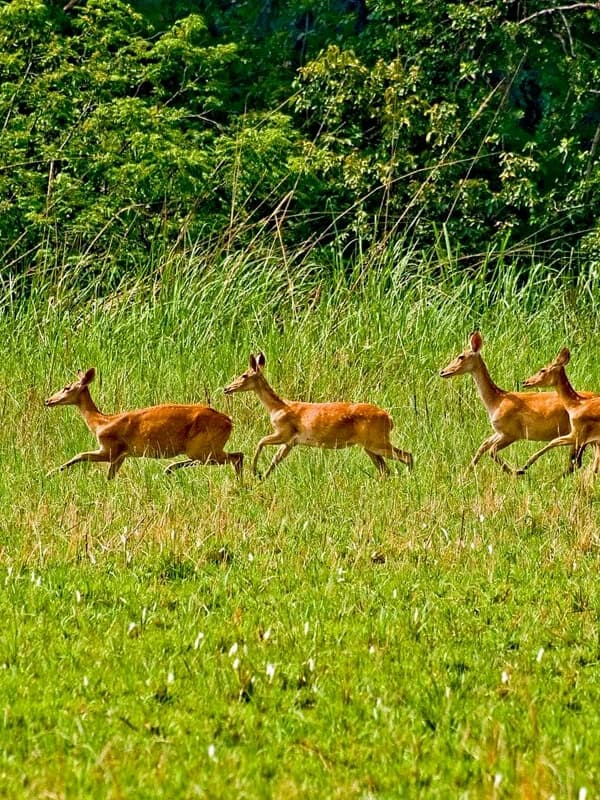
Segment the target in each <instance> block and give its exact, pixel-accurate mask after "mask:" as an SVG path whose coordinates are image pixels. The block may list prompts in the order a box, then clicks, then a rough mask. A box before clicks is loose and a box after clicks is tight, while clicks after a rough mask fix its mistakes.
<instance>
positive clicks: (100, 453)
mask: <svg viewBox="0 0 600 800" xmlns="http://www.w3.org/2000/svg"><path fill="white" fill-rule="evenodd" d="M110 460H111V457H110V452H109V451H108V450H93V451H91V452H87V453H78V454H77V455H76V456H73V458H70V459H69V460H68V461H66V462H65V463H64V464H61V465H60V467H55V468H54V469H51V470H50V472H49V473H48V475H52V474H54V473H55V472H62V471H63V470H65V469H67V468H68V467H72V466H73V465H74V464H79V463H80V462H81V461H110Z"/></svg>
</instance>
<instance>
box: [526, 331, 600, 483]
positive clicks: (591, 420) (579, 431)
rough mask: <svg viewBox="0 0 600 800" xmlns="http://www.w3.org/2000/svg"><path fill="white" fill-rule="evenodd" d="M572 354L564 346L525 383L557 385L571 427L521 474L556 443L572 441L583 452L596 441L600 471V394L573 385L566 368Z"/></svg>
mask: <svg viewBox="0 0 600 800" xmlns="http://www.w3.org/2000/svg"><path fill="white" fill-rule="evenodd" d="M570 358H571V354H570V352H569V351H568V350H567V348H566V347H564V348H563V349H562V350H561V351H560V353H559V354H558V356H557V357H556V358H555V359H554V361H551V362H550V364H548V366H546V367H542V369H541V370H540V371H539V372H536V374H535V375H532V376H531V377H530V378H527V380H526V381H525V382H524V383H523V385H524V386H556V389H557V392H558V396H559V397H560V400H561V402H562V403H563V405H564V407H565V409H566V413H567V414H568V415H569V423H570V431H569V432H568V433H564V434H563V435H561V436H556V437H555V438H554V439H552V441H551V442H550V443H549V444H547V445H546V446H545V447H542V449H541V450H538V451H537V453H534V454H533V455H532V456H531V458H529V459H528V460H527V461H526V463H525V464H524V465H523V466H522V467H521V469H519V470H518V474H519V475H523V473H524V472H526V471H527V470H528V469H529V467H530V466H531V465H532V464H533V463H534V462H535V461H537V460H538V458H539V457H540V456H541V455H543V454H544V453H546V452H548V450H551V449H552V448H553V447H565V446H567V445H568V446H569V447H571V448H572V449H574V450H575V451H576V452H577V454H578V455H581V453H582V452H583V448H584V447H585V446H586V445H587V444H591V443H593V444H594V447H595V451H596V455H595V457H594V464H593V467H592V470H593V472H594V473H596V472H599V471H600V397H599V396H597V395H590V394H589V393H588V392H585V393H582V392H576V391H575V389H574V388H573V387H572V386H571V382H570V381H569V379H568V378H567V373H566V372H565V366H566V365H567V364H568V363H569V360H570Z"/></svg>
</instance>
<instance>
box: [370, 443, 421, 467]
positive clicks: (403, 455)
mask: <svg viewBox="0 0 600 800" xmlns="http://www.w3.org/2000/svg"><path fill="white" fill-rule="evenodd" d="M365 449H366V448H365ZM369 451H370V452H371V453H374V454H375V455H376V456H381V457H383V458H392V459H394V461H402V463H403V464H406V466H407V467H408V468H409V469H412V465H413V457H412V453H409V452H408V451H407V450H400V448H399V447H394V445H393V444H390V443H389V442H388V443H387V444H385V445H382V446H381V447H373V446H372V445H370V446H369ZM369 451H367V452H369Z"/></svg>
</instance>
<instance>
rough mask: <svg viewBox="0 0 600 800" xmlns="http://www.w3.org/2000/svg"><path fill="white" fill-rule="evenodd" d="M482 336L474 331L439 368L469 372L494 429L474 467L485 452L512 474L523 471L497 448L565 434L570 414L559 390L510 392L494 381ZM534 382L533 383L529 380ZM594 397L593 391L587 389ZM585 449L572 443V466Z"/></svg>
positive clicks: (444, 372)
mask: <svg viewBox="0 0 600 800" xmlns="http://www.w3.org/2000/svg"><path fill="white" fill-rule="evenodd" d="M482 346H483V339H482V337H481V334H480V333H479V331H475V332H474V333H472V334H471V336H470V340H469V347H467V349H466V350H464V351H463V352H462V353H461V354H460V355H459V356H457V357H456V358H455V359H454V361H452V362H451V363H450V364H448V366H447V367H445V368H444V369H443V370H441V371H440V376H441V377H442V378H450V377H452V376H454V375H463V374H465V373H470V374H471V375H472V376H473V380H474V381H475V384H476V386H477V391H478V392H479V396H480V398H481V401H482V403H483V405H484V406H485V408H486V410H487V413H488V416H489V418H490V422H491V424H492V427H493V429H494V433H493V434H492V435H491V436H489V437H488V438H487V439H485V440H484V441H483V442H482V444H481V445H480V447H479V449H478V450H477V452H476V453H475V455H474V456H473V459H472V461H471V466H472V467H474V466H475V465H476V464H477V462H478V461H479V459H480V458H481V456H482V455H484V453H489V454H490V457H491V458H492V459H493V460H494V461H495V462H496V463H497V464H500V466H501V467H502V469H503V470H504V471H505V472H508V473H510V474H511V475H515V474H520V473H517V471H516V470H514V469H512V468H511V467H509V465H508V464H507V463H506V462H505V461H503V460H502V459H501V458H500V457H499V456H498V451H499V450H503V449H504V448H505V447H508V446H509V445H511V444H512V443H513V442H517V441H519V440H520V439H529V440H533V441H536V442H547V441H550V440H551V439H555V437H557V436H564V435H565V434H567V433H568V432H569V430H570V423H569V415H568V414H567V412H566V410H565V408H564V406H563V404H562V402H561V399H560V397H559V395H558V394H557V393H556V392H547V393H542V392H508V391H506V390H505V389H501V388H500V387H499V386H496V384H495V383H494V382H493V380H492V379H491V377H490V373H489V372H488V369H487V367H486V365H485V362H484V360H483V358H482V356H481V348H482ZM530 385H531V384H530ZM585 396H587V397H592V396H593V395H592V394H591V393H586V395H585ZM581 457H582V453H581V452H580V451H578V449H577V448H576V447H575V445H574V444H573V446H572V448H571V455H570V462H569V468H568V469H567V472H573V470H574V469H575V468H576V467H580V466H581Z"/></svg>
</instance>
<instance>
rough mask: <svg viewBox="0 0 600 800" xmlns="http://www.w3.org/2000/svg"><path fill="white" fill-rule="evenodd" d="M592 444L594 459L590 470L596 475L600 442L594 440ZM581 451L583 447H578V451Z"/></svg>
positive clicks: (598, 467)
mask: <svg viewBox="0 0 600 800" xmlns="http://www.w3.org/2000/svg"><path fill="white" fill-rule="evenodd" d="M592 446H593V448H594V461H593V463H592V472H593V473H594V475H596V474H597V473H598V472H600V443H598V442H594V443H593V445H592ZM581 451H583V447H581V448H580V452H581Z"/></svg>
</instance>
